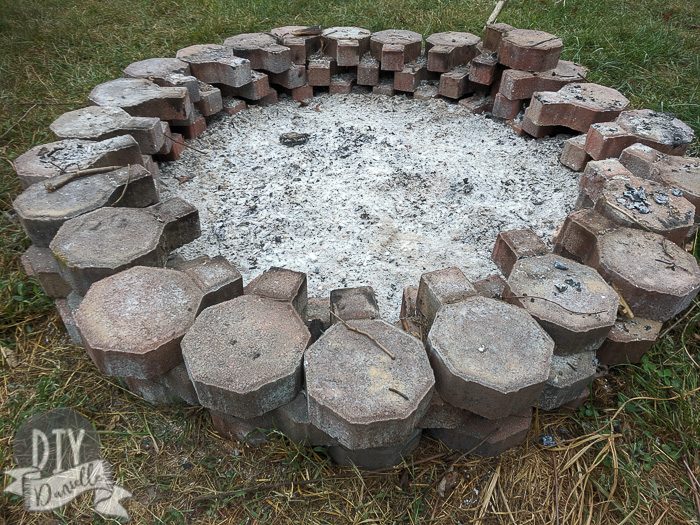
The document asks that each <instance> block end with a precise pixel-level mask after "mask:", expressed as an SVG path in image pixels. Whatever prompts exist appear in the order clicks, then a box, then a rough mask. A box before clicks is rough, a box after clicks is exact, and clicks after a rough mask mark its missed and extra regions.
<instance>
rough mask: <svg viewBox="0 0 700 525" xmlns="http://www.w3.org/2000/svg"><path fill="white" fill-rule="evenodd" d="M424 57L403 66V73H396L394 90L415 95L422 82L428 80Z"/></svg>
mask: <svg viewBox="0 0 700 525" xmlns="http://www.w3.org/2000/svg"><path fill="white" fill-rule="evenodd" d="M426 64H427V62H426V60H425V58H423V57H420V58H418V59H417V60H415V61H413V62H409V63H407V64H404V65H403V68H402V69H401V71H396V72H395V73H394V89H395V90H396V91H403V92H406V93H414V92H415V91H416V89H418V86H420V84H421V82H423V81H424V80H426V79H427V76H428V70H427V68H426Z"/></svg>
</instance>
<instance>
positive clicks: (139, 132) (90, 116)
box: [49, 106, 165, 155]
mask: <svg viewBox="0 0 700 525" xmlns="http://www.w3.org/2000/svg"><path fill="white" fill-rule="evenodd" d="M49 127H50V128H51V131H53V132H54V134H55V135H56V136H57V137H58V138H60V139H85V140H104V139H108V138H112V137H118V136H120V135H131V136H132V137H134V139H136V142H137V143H138V145H139V148H140V149H141V153H146V154H149V155H152V154H153V153H157V152H158V151H159V150H160V149H161V148H162V147H163V141H164V140H165V137H164V136H163V131H162V128H161V126H160V120H159V119H158V118H156V117H132V116H131V115H129V114H128V113H127V112H126V111H124V110H123V109H121V108H111V107H102V106H88V107H86V108H82V109H77V110H75V111H69V112H68V113H64V114H63V115H61V116H60V117H58V118H57V119H56V120H54V121H53V123H52V124H51V125H50V126H49Z"/></svg>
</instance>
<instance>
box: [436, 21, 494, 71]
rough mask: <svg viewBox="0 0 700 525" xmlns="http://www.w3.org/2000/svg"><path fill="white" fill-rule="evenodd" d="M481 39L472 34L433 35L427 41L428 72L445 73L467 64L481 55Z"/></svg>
mask: <svg viewBox="0 0 700 525" xmlns="http://www.w3.org/2000/svg"><path fill="white" fill-rule="evenodd" d="M479 42H481V39H480V38H479V37H478V36H476V35H473V34H471V33H465V32H460V31H446V32H443V33H433V34H432V35H430V36H429V37H427V38H426V39H425V50H426V53H427V55H428V71H433V72H435V73H445V72H447V71H449V70H451V69H453V68H455V67H457V66H461V65H462V64H466V63H467V62H469V61H470V60H471V59H472V58H474V57H476V56H477V55H478V54H479V50H478V44H479Z"/></svg>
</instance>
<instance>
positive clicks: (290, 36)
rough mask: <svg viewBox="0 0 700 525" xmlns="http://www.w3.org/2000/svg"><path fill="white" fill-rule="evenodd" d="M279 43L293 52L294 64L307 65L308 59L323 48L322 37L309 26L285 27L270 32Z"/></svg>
mask: <svg viewBox="0 0 700 525" xmlns="http://www.w3.org/2000/svg"><path fill="white" fill-rule="evenodd" d="M270 34H271V35H274V36H275V37H277V41H278V42H279V43H280V44H282V45H283V46H285V47H288V48H289V50H290V52H291V58H292V62H293V63H294V64H299V65H301V66H304V65H306V59H307V58H308V57H310V56H311V55H313V54H314V53H315V52H316V51H318V50H319V49H320V48H321V35H320V33H319V32H316V31H309V28H308V27H307V26H284V27H276V28H274V29H272V30H270Z"/></svg>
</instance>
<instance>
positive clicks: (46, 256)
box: [21, 246, 71, 298]
mask: <svg viewBox="0 0 700 525" xmlns="http://www.w3.org/2000/svg"><path fill="white" fill-rule="evenodd" d="M21 261H22V267H23V268H24V271H25V273H26V274H27V275H28V276H29V277H33V278H34V279H36V280H37V281H39V284H40V285H41V287H42V288H43V290H44V293H45V294H46V295H48V296H49V297H54V298H62V297H66V296H67V295H68V294H69V293H70V291H71V287H70V284H68V283H67V282H66V280H65V279H64V278H63V276H62V275H61V266H60V265H59V264H58V261H57V260H56V258H55V257H54V256H53V253H51V250H49V249H48V248H39V247H38V246H30V247H29V248H27V251H25V252H24V253H23V254H22V259H21Z"/></svg>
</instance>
